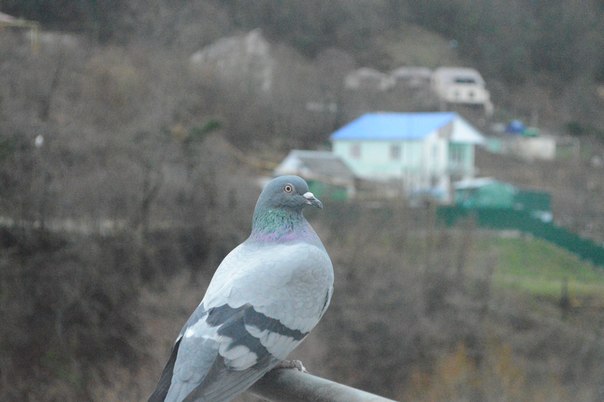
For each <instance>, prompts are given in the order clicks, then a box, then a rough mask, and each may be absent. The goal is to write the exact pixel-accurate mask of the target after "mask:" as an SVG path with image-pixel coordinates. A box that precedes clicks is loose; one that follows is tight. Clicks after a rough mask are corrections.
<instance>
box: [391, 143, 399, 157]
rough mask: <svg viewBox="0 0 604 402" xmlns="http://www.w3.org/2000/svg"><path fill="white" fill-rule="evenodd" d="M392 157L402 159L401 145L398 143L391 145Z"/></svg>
mask: <svg viewBox="0 0 604 402" xmlns="http://www.w3.org/2000/svg"><path fill="white" fill-rule="evenodd" d="M390 159H391V160H393V161H398V160H400V159H401V146H400V145H398V144H392V145H390Z"/></svg>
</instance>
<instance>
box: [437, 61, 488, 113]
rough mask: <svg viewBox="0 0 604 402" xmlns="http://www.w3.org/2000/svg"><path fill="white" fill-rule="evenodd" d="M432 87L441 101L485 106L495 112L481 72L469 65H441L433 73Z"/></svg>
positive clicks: (485, 108) (486, 109) (486, 110)
mask: <svg viewBox="0 0 604 402" xmlns="http://www.w3.org/2000/svg"><path fill="white" fill-rule="evenodd" d="M432 89H433V90H434V92H435V93H436V95H437V96H438V97H439V99H440V100H441V101H444V102H446V103H457V104H465V105H479V106H482V107H484V110H485V112H486V113H487V114H491V113H492V112H493V104H492V103H491V95H490V93H489V91H488V90H487V89H486V87H485V82H484V80H483V79H482V76H481V75H480V73H479V72H478V71H476V70H474V69H473V68H467V67H439V68H437V69H436V70H434V72H433V73H432Z"/></svg>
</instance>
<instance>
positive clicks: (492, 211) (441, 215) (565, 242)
mask: <svg viewBox="0 0 604 402" xmlns="http://www.w3.org/2000/svg"><path fill="white" fill-rule="evenodd" d="M437 217H438V219H439V221H440V222H441V223H443V224H445V225H447V226H453V225H455V224H456V223H457V222H458V221H459V220H460V219H467V218H472V219H474V220H475V221H476V224H477V225H478V226H479V227H481V228H487V229H496V230H519V231H521V232H523V233H528V234H531V235H533V236H535V237H538V238H540V239H543V240H547V241H549V242H551V243H553V244H555V245H557V246H559V247H562V248H564V249H566V250H568V251H570V252H572V253H574V254H576V255H578V256H579V257H581V258H583V259H585V260H587V261H590V262H592V263H593V264H595V265H599V266H602V267H604V247H602V246H600V245H598V244H597V243H595V242H593V241H591V240H589V239H584V238H582V237H580V236H578V235H577V234H575V233H573V232H571V231H569V230H567V229H564V228H562V227H560V226H556V225H554V224H552V223H548V222H543V221H541V220H540V219H537V218H535V217H533V216H531V215H530V214H529V213H528V212H526V211H518V210H513V209H504V208H501V209H500V208H476V209H468V208H460V207H454V206H453V207H439V208H438V210H437Z"/></svg>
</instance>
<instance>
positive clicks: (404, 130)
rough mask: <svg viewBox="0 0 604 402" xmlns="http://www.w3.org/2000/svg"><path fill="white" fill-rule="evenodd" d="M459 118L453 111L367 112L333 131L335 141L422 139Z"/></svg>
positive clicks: (332, 136) (332, 137)
mask: <svg viewBox="0 0 604 402" xmlns="http://www.w3.org/2000/svg"><path fill="white" fill-rule="evenodd" d="M458 117H459V116H458V115H457V113H453V112H433V113H432V112H431V113H385V112H383V113H368V114H365V115H363V116H361V117H359V118H358V119H356V120H353V121H352V122H350V123H348V124H347V125H345V126H343V127H341V128H340V129H338V130H336V131H335V132H334V133H333V134H332V135H331V137H330V138H331V139H332V141H334V140H335V141H337V140H351V141H354V140H421V139H423V138H424V137H426V136H427V135H428V134H430V133H432V132H433V131H434V130H437V129H439V128H441V127H443V126H445V125H447V124H448V123H450V122H452V121H453V120H455V119H456V118H458Z"/></svg>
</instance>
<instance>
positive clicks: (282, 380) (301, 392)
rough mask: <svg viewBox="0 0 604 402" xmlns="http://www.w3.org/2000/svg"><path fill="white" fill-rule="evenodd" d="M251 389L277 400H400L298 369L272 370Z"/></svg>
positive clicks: (288, 401)
mask: <svg viewBox="0 0 604 402" xmlns="http://www.w3.org/2000/svg"><path fill="white" fill-rule="evenodd" d="M249 392H250V393H252V394H254V395H256V396H259V397H261V398H264V399H267V400H269V401H273V402H286V401H287V402H396V401H394V400H392V399H387V398H384V397H381V396H378V395H375V394H371V393H369V392H365V391H361V390H358V389H356V388H352V387H349V386H347V385H343V384H338V383H337V382H334V381H330V380H326V379H324V378H321V377H317V376H314V375H312V374H308V373H304V372H302V371H299V370H296V369H277V370H272V371H270V372H268V373H267V374H266V375H265V376H264V377H263V378H262V379H260V380H259V381H258V382H257V383H256V384H254V385H253V386H252V388H250V390H249Z"/></svg>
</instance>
